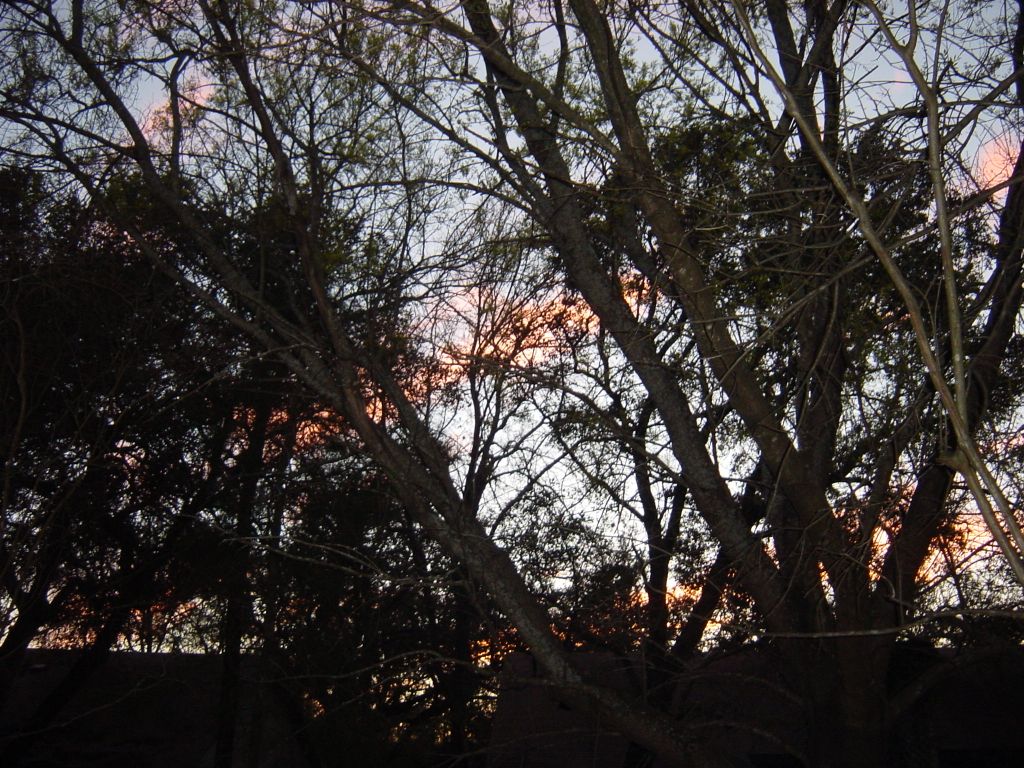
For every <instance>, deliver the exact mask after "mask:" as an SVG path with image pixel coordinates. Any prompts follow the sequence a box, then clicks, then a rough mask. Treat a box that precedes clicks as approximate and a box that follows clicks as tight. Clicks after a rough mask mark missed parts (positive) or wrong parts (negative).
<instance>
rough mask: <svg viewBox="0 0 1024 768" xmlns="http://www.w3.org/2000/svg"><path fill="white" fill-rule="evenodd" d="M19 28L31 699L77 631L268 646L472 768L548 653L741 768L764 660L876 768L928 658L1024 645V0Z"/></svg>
mask: <svg viewBox="0 0 1024 768" xmlns="http://www.w3.org/2000/svg"><path fill="white" fill-rule="evenodd" d="M0 41H2V49H3V53H2V57H3V58H2V59H0V72H2V74H0V146H2V147H3V152H4V155H3V163H4V167H3V169H2V172H3V173H4V174H5V175H4V177H3V182H2V184H0V193H2V194H3V206H4V207H3V210H2V211H0V214H2V216H3V221H2V226H3V232H2V237H3V248H4V250H5V255H4V257H3V258H4V259H5V261H4V262H3V265H4V266H3V274H2V281H3V283H2V284H3V291H4V294H3V295H4V310H5V311H4V315H3V319H2V322H3V333H4V335H5V336H6V338H7V340H8V341H7V342H6V347H5V352H4V372H3V377H4V378H3V384H2V386H3V391H4V396H5V402H9V403H10V405H9V406H8V407H6V408H5V414H4V416H3V440H4V442H3V448H4V461H5V464H4V475H3V507H2V509H0V514H2V517H0V546H2V549H0V576H2V577H3V590H4V591H3V594H2V596H0V606H2V607H3V613H2V614H0V618H2V622H3V623H0V633H2V636H3V638H4V639H3V644H2V645H0V695H2V694H3V685H4V679H5V678H4V676H3V675H4V674H7V675H8V676H9V675H11V674H13V673H14V672H13V670H15V669H16V666H17V659H18V658H19V656H18V654H19V653H20V652H22V651H23V650H24V649H25V647H26V646H27V645H28V643H30V642H32V641H33V639H34V638H36V637H47V638H49V639H50V640H49V641H50V642H57V641H59V642H74V643H78V642H85V641H88V642H89V643H91V644H92V646H93V647H95V648H100V649H102V650H101V651H100V652H101V653H102V652H105V650H106V649H108V648H110V647H113V646H116V645H118V644H121V645H137V644H139V643H149V644H150V645H152V646H154V647H167V646H170V645H175V644H179V645H182V646H187V647H196V646H202V647H206V648H210V649H214V650H218V651H220V652H221V653H223V654H224V656H225V660H226V664H228V665H229V666H230V664H232V663H235V664H236V665H237V659H238V658H239V656H240V654H242V653H243V652H246V651H252V652H256V651H257V650H258V651H259V652H261V653H265V654H267V655H268V656H269V657H271V658H273V659H275V660H276V663H280V664H281V665H282V668H283V669H285V670H287V672H288V674H289V675H293V676H294V677H295V679H301V678H302V677H303V676H304V675H307V674H308V675H312V676H314V677H316V678H317V679H318V680H319V679H321V678H322V679H323V680H324V681H327V682H323V683H322V684H318V686H319V687H316V686H314V687H310V686H307V687H306V688H302V686H301V685H298V687H297V688H295V689H294V690H293V691H292V694H293V695H294V696H295V697H296V700H298V701H305V702H306V703H307V705H308V702H311V701H312V702H315V707H313V709H312V710H310V711H308V712H307V713H306V716H309V717H313V715H318V716H321V717H322V716H323V713H324V712H325V711H326V710H329V709H331V708H332V707H335V706H336V707H343V706H346V705H348V704H350V703H351V702H352V701H356V700H358V701H360V702H361V704H360V706H361V707H362V709H361V710H360V711H361V712H362V713H363V716H365V717H367V718H370V719H373V720H374V722H376V723H378V724H380V726H379V727H380V729H381V732H382V735H381V739H382V740H383V741H385V742H386V741H387V740H388V739H391V742H392V743H399V742H401V743H406V742H403V741H402V740H403V739H406V740H407V741H408V740H412V741H416V740H417V739H419V741H418V742H417V743H419V744H420V746H421V747H422V745H423V744H425V743H427V742H431V741H432V742H433V743H434V744H435V745H437V744H440V745H442V746H443V749H442V750H441V752H444V751H445V750H448V752H447V753H446V754H450V753H452V751H454V752H456V753H458V752H465V751H467V750H468V749H469V742H470V741H471V737H472V735H473V734H474V733H479V731H476V730H474V729H475V727H476V726H475V723H477V722H478V720H479V718H481V717H483V715H485V714H486V712H487V708H488V706H489V704H487V699H486V696H484V695H482V691H484V690H485V688H484V686H485V685H486V675H485V674H483V673H484V672H485V671H487V670H489V667H490V664H491V663H492V662H493V663H496V662H497V661H498V660H500V658H501V656H502V655H503V654H504V653H507V652H509V651H510V650H513V649H519V648H523V649H527V650H529V651H530V652H531V653H532V654H533V656H534V658H535V659H536V661H537V663H538V666H539V668H540V669H541V670H542V671H543V673H544V675H545V676H546V677H547V679H548V680H549V681H550V682H551V684H552V685H553V686H554V687H555V688H556V690H557V692H558V693H557V695H558V696H559V697H560V698H561V699H562V700H564V702H565V703H566V705H568V706H571V707H573V708H576V709H579V710H581V711H584V712H587V713H590V714H592V715H595V716H597V717H598V718H600V719H602V720H603V721H604V722H606V723H607V724H608V726H609V727H611V728H613V729H615V730H616V731H618V732H620V733H622V734H624V735H625V736H626V737H627V738H628V739H630V740H631V742H632V743H633V744H634V749H635V750H638V752H642V753H647V754H654V755H659V756H660V757H661V758H662V759H665V760H669V761H674V762H677V763H680V764H687V765H689V764H693V765H703V764H716V763H715V762H714V760H715V756H714V749H713V748H712V747H711V746H709V745H711V744H713V743H714V739H715V738H716V737H715V736H714V735H713V734H714V728H715V727H718V726H717V725H715V724H716V723H717V722H718V720H717V719H716V718H718V714H717V713H715V712H710V711H709V712H701V711H700V706H699V704H694V703H692V702H691V704H690V705H687V704H686V702H685V695H684V693H682V692H681V691H683V690H684V687H685V686H683V684H682V683H681V682H680V680H684V679H686V676H687V675H694V674H697V673H698V672H699V670H700V669H701V668H702V665H704V664H707V663H709V659H714V658H716V657H717V656H718V655H721V654H722V653H725V652H726V651H732V650H736V649H744V648H745V649H748V650H751V649H756V650H757V652H758V653H764V654H767V655H768V657H769V658H770V659H771V660H772V661H771V664H772V668H773V670H775V672H776V673H777V678H776V679H775V682H774V683H773V685H777V686H778V687H779V688H780V689H781V690H783V691H784V695H785V696H786V697H787V700H789V701H797V702H799V707H800V711H801V712H802V713H803V716H804V717H805V718H806V722H807V723H808V726H807V728H806V730H805V732H804V733H803V735H802V736H800V737H799V738H796V739H795V740H794V737H793V736H792V733H791V732H790V731H786V732H785V733H776V734H775V735H774V736H773V738H774V739H775V741H776V742H778V743H782V744H783V746H784V748H785V749H786V750H787V751H789V752H790V753H791V754H792V755H794V756H796V757H798V758H800V759H801V760H804V761H806V762H807V763H808V764H811V765H823V766H824V765H835V766H846V765H849V766H854V765H856V766H873V765H877V766H881V765H891V764H896V763H895V762H894V761H896V760H897V759H898V756H899V755H900V754H902V752H901V750H903V749H904V747H905V744H904V743H903V742H902V741H900V739H901V738H903V739H904V740H905V738H910V737H906V736H905V731H906V729H902V731H901V728H897V724H898V723H905V722H906V721H905V719H903V720H901V718H905V717H906V715H907V713H908V712H909V711H911V710H912V708H913V697H912V696H910V695H909V694H908V691H910V690H914V691H917V692H918V693H917V694H915V695H924V694H923V691H924V690H925V688H926V686H925V685H924V684H923V683H922V682H921V680H920V679H914V680H911V681H910V682H906V681H905V682H904V684H901V686H896V684H895V683H894V682H893V681H894V680H904V677H903V676H902V668H901V667H900V664H901V662H900V659H901V649H902V648H904V647H905V646H906V645H907V644H909V643H918V644H924V645H927V646H928V647H929V648H932V649H933V650H934V647H937V646H938V645H943V646H946V647H948V648H953V649H958V650H960V651H962V652H963V653H968V652H969V650H970V649H971V648H975V647H977V646H978V644H979V643H981V644H986V643H987V644H992V643H995V644H999V643H1005V644H1006V646H1007V647H1008V648H1011V649H1012V648H1014V647H1015V646H1017V645H1019V642H1020V637H1021V627H1022V626H1024V625H1020V624H1019V622H1017V618H1018V617H1019V611H1020V608H1021V597H1022V595H1021V589H1022V585H1024V534H1022V533H1021V526H1022V524H1024V520H1022V518H1021V512H1020V503H1021V491H1022V489H1021V487H1020V480H1019V478H1020V477H1021V476H1024V475H1022V473H1021V470H1022V466H1021V464H1022V461H1024V453H1022V447H1024V446H1022V444H1021V440H1020V437H1019V430H1020V426H1021V402H1020V397H1021V395H1020V392H1019V387H1018V382H1019V378H1020V375H1021V369H1022V363H1024V357H1022V351H1024V347H1022V346H1021V341H1020V330H1021V328H1020V310H1021V302H1022V300H1024V294H1022V291H1024V286H1022V257H1024V158H1022V156H1021V152H1020V149H1021V141H1022V137H1024V134H1022V127H1021V126H1022V123H1021V120H1022V116H1024V3H1019V2H1018V3H1012V2H1008V1H1006V2H1000V3H995V4H991V3H989V4H979V3H974V2H968V1H967V0H964V2H952V1H950V2H930V1H929V2H910V3H906V4H901V3H890V4H882V3H876V2H874V1H873V0H865V1H864V2H848V1H847V0H833V2H828V1H827V0H806V1H805V2H790V1H787V0H759V1H758V2H735V1H733V2H728V1H727V0H710V1H708V2H693V1H692V0H678V1H677V2H657V1H655V2H644V3H637V2H632V1H630V2H619V0H608V2H603V3H598V2H597V1H596V0H569V1H568V2H565V3H563V2H562V0H545V2H516V1H515V0H513V2H510V3H506V4H504V5H500V6H499V5H498V4H492V3H489V2H488V0H464V1H463V2H460V3H449V4H445V5H441V6H438V5H434V4H432V3H429V2H418V1H417V0H412V1H410V2H388V1H386V0H382V1H381V2H365V3H364V2H349V1H347V0H323V2H296V3H291V2H282V1H276V0H257V1H255V2H245V3H235V2H226V1H224V0H195V1H193V0H174V1H173V2H163V1H159V2H149V1H147V0H143V1H139V2H137V1H136V0H128V1H127V2H124V1H122V2H116V3H115V2H103V1H102V0H96V1H95V2H86V1H85V0H69V1H62V2H47V1H46V0H11V2H8V3H6V4H4V6H3V9H2V11H0ZM85 317H88V318H90V320H89V322H85V321H84V318H85ZM203 547H208V548H213V549H216V550H217V551H218V552H221V553H223V555H222V556H219V557H218V559H219V560H221V562H219V563H218V567H217V568H213V569H211V572H209V573H207V572H205V571H204V572H202V573H196V572H194V567H193V566H192V565H190V563H192V562H193V560H192V558H193V555H195V554H196V553H197V552H201V551H203V549H202V548H203ZM382 612H385V613H388V614H389V615H391V616H393V617H394V619H393V620H392V624H391V626H381V624H380V618H379V615H380V614H381V613H382ZM986 616H989V617H996V616H998V617H999V620H995V619H993V620H992V621H986V620H985V618H984V617H986ZM183 617H184V618H183ZM1002 619H1007V621H1006V622H1005V623H1004V622H1002ZM154 621H158V623H159V622H166V632H165V633H164V634H160V633H157V634H154V631H155V630H154V629H153V626H154V625H153V622H154ZM314 630H315V631H314ZM328 638H331V639H333V641H334V642H337V643H338V644H340V645H341V646H342V647H344V648H345V649H346V651H345V653H346V655H348V656H349V657H350V659H351V662H352V663H351V664H350V665H349V666H347V667H344V666H342V667H338V666H332V665H331V664H327V668H322V669H321V668H317V669H316V670H315V671H309V670H312V666H307V665H314V664H325V663H327V658H328V657H330V656H331V655H332V653H331V651H330V650H329V648H328V647H327V646H326V645H325V644H327V643H328ZM331 647H333V646H331ZM583 649H586V650H604V651H609V652H615V653H619V654H639V657H640V658H642V659H643V663H642V666H643V670H644V685H643V686H642V687H643V690H644V691H645V694H644V696H643V697H641V699H642V700H633V699H628V698H627V697H625V696H624V695H622V693H621V691H615V690H611V689H609V688H604V687H601V686H596V685H593V684H591V683H590V682H589V681H587V682H584V676H583V675H582V674H581V671H580V669H579V668H578V665H577V664H576V663H575V662H574V658H573V657H574V654H573V653H572V651H579V650H583ZM424 654H426V655H425V656H424ZM936 654H937V651H936ZM335 655H336V654H335ZM426 658H430V659H433V661H429V662H428V661H424V659H426ZM938 658H939V656H938V655H936V656H935V661H934V663H935V664H936V665H939V666H941V664H940V662H939V661H938ZM232 659H234V662H232ZM410 659H415V661H409V660H410ZM407 662H408V663H407ZM897 671H899V672H900V674H896V672H897ZM933 671H934V670H932V672H933ZM929 674H931V672H929ZM922 679H923V678H922ZM331 680H335V681H340V682H330V681H331ZM915 686H916V687H915ZM683 713H688V714H687V716H686V717H681V715H682V714H683ZM314 719H315V718H314ZM740 720H742V718H740ZM740 727H746V728H749V729H750V730H751V732H755V731H756V732H766V731H770V728H769V727H768V726H766V725H765V724H764V723H760V722H753V721H751V722H746V723H741V725H740ZM416 729H420V730H418V731H417V730H416ZM354 730H355V729H353V731H354ZM385 731H386V733H384V732H385ZM424 734H430V735H424ZM709 734H711V735H709ZM226 748H227V747H225V749H226ZM432 748H433V747H432ZM439 754H440V753H439Z"/></svg>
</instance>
